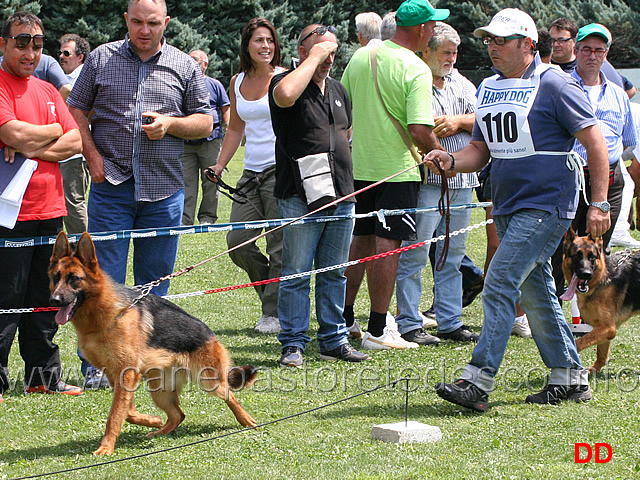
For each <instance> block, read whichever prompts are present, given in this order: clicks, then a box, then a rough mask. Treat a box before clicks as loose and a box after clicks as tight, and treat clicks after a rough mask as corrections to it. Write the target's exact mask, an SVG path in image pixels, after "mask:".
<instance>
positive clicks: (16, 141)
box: [0, 120, 82, 162]
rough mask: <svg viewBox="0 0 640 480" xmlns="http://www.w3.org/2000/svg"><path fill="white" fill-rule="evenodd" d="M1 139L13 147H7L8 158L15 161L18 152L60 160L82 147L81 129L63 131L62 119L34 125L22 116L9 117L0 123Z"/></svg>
mask: <svg viewBox="0 0 640 480" xmlns="http://www.w3.org/2000/svg"><path fill="white" fill-rule="evenodd" d="M0 139H1V140H2V142H3V143H5V144H6V145H8V146H9V147H10V148H8V149H5V161H9V162H13V154H14V153H15V152H20V153H22V154H23V155H24V156H25V157H28V158H37V159H39V160H44V161H46V162H59V161H60V160H65V159H67V158H69V157H71V156H72V155H74V154H76V153H80V152H81V151H82V140H81V137H80V131H79V130H78V129H73V130H69V131H68V132H67V133H64V132H63V131H62V127H61V126H60V124H59V123H52V124H49V125H34V124H31V123H28V122H24V121H22V120H9V121H8V122H6V123H4V124H3V125H2V126H0Z"/></svg>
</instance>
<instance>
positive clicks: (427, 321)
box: [419, 312, 438, 328]
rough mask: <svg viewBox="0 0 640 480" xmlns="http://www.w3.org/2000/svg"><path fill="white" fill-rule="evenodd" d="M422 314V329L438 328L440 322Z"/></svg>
mask: <svg viewBox="0 0 640 480" xmlns="http://www.w3.org/2000/svg"><path fill="white" fill-rule="evenodd" d="M419 313H420V318H421V319H422V328H436V327H437V326H438V322H436V319H435V318H431V317H427V316H426V315H425V314H424V313H422V312H419Z"/></svg>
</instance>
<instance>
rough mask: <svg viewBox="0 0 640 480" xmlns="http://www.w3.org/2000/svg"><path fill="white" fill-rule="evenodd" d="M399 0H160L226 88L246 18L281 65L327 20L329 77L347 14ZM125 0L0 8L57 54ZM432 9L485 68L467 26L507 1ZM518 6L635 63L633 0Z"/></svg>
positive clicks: (337, 69) (109, 34)
mask: <svg viewBox="0 0 640 480" xmlns="http://www.w3.org/2000/svg"><path fill="white" fill-rule="evenodd" d="M400 3H401V1H399V0H395V1H388V0H387V1H383V0H368V1H364V0H284V1H283V2H281V3H280V4H278V5H275V4H274V2H272V1H267V0H187V1H185V0H167V9H168V13H169V15H170V16H171V21H170V22H169V26H168V28H167V31H166V37H167V39H168V41H169V43H170V44H172V45H174V46H176V47H177V48H180V49H181V50H183V51H186V52H188V51H190V50H193V49H196V48H198V49H201V50H204V51H205V52H207V53H208V54H209V70H208V71H207V74H208V75H210V76H212V77H215V78H218V79H219V80H220V81H222V83H223V84H224V85H225V86H228V85H229V79H230V78H231V76H232V75H233V74H234V73H236V71H237V69H238V52H239V48H240V31H241V30H242V27H243V26H244V25H245V24H246V22H247V21H248V20H249V19H250V18H252V17H257V16H261V17H265V18H267V19H269V20H271V21H272V22H273V23H274V25H275V26H276V28H277V29H278V34H279V36H280V43H281V47H282V53H283V65H284V66H288V65H289V64H290V60H291V56H296V55H295V46H296V41H297V36H298V34H299V32H300V31H301V30H302V28H303V27H304V26H306V25H308V24H310V23H320V24H324V25H334V26H335V27H336V28H337V30H338V41H339V43H340V49H339V51H338V56H337V58H336V63H335V66H334V69H333V72H332V75H333V76H334V77H335V78H340V77H341V76H342V71H343V69H344V67H345V65H346V64H347V62H348V60H349V58H351V54H352V53H353V52H354V51H355V50H356V49H357V48H358V46H359V45H358V44H357V36H356V33H355V23H354V18H355V16H356V15H357V14H358V13H360V12H365V11H374V12H377V13H379V14H380V15H381V16H382V15H384V14H385V13H386V12H389V11H392V10H395V9H396V8H397V7H398V6H399V5H400ZM127 4H128V0H64V1H60V0H41V1H27V0H0V14H2V18H3V19H6V18H7V17H8V16H9V15H11V14H12V13H14V12H16V11H18V10H28V11H31V12H33V13H35V14H37V15H38V16H39V17H40V18H41V19H42V21H43V23H44V26H45V34H46V35H47V42H46V45H45V52H46V53H48V54H50V55H53V56H55V57H56V58H57V56H56V52H57V51H58V48H59V44H58V41H57V40H58V39H59V38H60V36H61V35H62V34H64V33H77V34H79V35H81V36H82V37H84V38H86V39H87V40H88V41H89V43H90V44H91V46H92V48H93V47H95V46H97V45H100V44H102V43H105V42H110V41H113V40H119V39H122V38H124V35H125V33H126V26H125V23H124V17H123V13H124V12H125V10H126V8H127ZM432 4H433V5H434V6H435V7H437V8H449V9H450V10H451V16H450V17H449V19H448V20H447V22H448V23H449V24H451V25H452V26H453V27H455V28H456V29H457V30H458V32H459V33H460V37H461V38H462V45H461V46H460V55H459V57H458V65H457V66H458V68H460V69H461V70H467V71H469V70H484V69H487V68H488V67H489V66H490V60H489V57H488V56H487V54H486V49H485V47H484V46H483V45H482V44H481V42H480V41H479V40H478V39H475V38H474V37H473V30H474V29H475V28H477V27H479V26H483V25H487V24H488V22H489V21H490V19H491V17H492V16H493V15H494V14H495V13H496V12H497V11H499V10H501V9H503V8H507V7H512V6H513V2H507V1H505V0H474V1H460V0H432ZM518 8H520V9H522V10H524V11H526V12H527V13H529V14H530V15H531V16H532V18H534V20H536V23H537V25H538V28H546V27H547V26H548V25H549V24H550V23H551V22H552V21H553V20H554V19H555V18H558V17H567V18H572V19H574V20H575V21H576V22H577V23H578V25H585V24H587V23H591V22H598V23H602V24H604V25H606V26H607V27H608V28H609V29H610V30H611V32H612V34H613V38H614V41H613V44H612V45H611V51H610V53H609V60H610V61H611V63H613V65H614V66H616V67H619V68H622V67H625V68H633V67H639V66H640V0H568V1H559V0H551V1H548V0H547V1H543V0H520V2H519V4H518Z"/></svg>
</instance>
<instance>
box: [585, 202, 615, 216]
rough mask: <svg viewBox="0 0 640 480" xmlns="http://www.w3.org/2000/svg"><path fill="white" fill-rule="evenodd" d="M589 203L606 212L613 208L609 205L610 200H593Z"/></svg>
mask: <svg viewBox="0 0 640 480" xmlns="http://www.w3.org/2000/svg"><path fill="white" fill-rule="evenodd" d="M589 205H591V206H592V207H596V208H599V209H600V210H602V211H603V212H604V213H607V212H608V211H609V210H611V205H609V202H607V201H606V200H605V201H604V202H591V203H590V204H589Z"/></svg>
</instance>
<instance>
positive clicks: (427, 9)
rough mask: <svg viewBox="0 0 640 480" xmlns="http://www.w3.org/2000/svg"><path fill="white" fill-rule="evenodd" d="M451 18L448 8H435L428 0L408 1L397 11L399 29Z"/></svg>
mask: <svg viewBox="0 0 640 480" xmlns="http://www.w3.org/2000/svg"><path fill="white" fill-rule="evenodd" d="M448 16H449V9H447V8H433V7H432V6H431V4H430V3H429V2H428V0H407V1H406V2H404V3H402V5H400V6H399V7H398V10H397V11H396V24H397V25H398V26H399V27H412V26H413V25H420V24H421V23H427V22H429V21H431V20H445V19H446V18H447V17H448Z"/></svg>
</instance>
